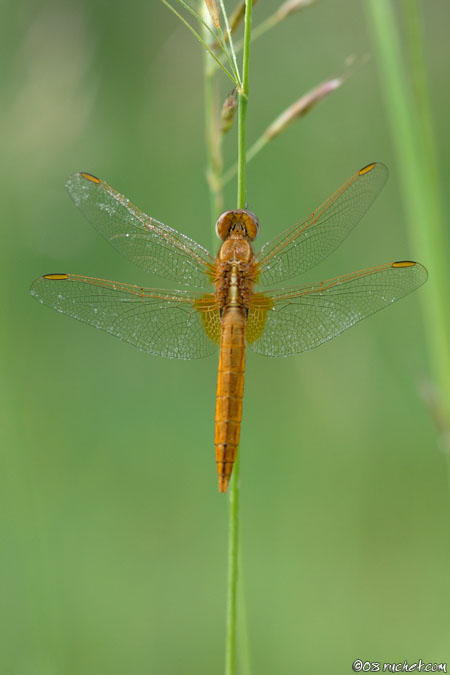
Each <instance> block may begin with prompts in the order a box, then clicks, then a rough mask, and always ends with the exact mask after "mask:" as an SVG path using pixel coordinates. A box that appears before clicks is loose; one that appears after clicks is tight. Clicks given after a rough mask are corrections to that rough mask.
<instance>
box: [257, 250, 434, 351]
mask: <svg viewBox="0 0 450 675" xmlns="http://www.w3.org/2000/svg"><path fill="white" fill-rule="evenodd" d="M427 276H428V274H427V271H426V269H425V267H423V266H422V265H420V264H419V263H415V262H410V261H404V262H395V263H388V264H386V265H380V266H378V267H372V268H370V269H366V270H361V271H359V272H354V273H353V274H347V275H345V276H341V277H337V278H336V279H329V280H328V281H322V282H321V283H318V284H313V285H310V286H300V287H298V288H291V289H287V290H282V289H280V290H277V291H274V292H272V293H270V292H268V293H267V295H264V294H257V295H255V297H254V300H252V306H251V308H250V309H249V313H248V321H247V329H246V335H247V341H248V343H249V344H250V346H251V347H252V349H253V350H254V351H256V352H258V353H259V354H264V355H265V356H290V355H292V354H298V353H299V352H306V351H308V350H309V349H313V348H314V347H317V346H318V345H321V344H322V343H323V342H327V340H331V339H332V338H334V337H335V336H336V335H339V334H340V333H342V332H343V331H344V330H346V329H347V328H350V326H353V325H354V324H355V323H358V321H361V320H362V319H364V318H365V317H366V316H369V315H370V314H373V313H374V312H377V311H378V310H380V309H383V307H387V306H388V305H390V304H391V303H392V302H395V301H396V300H399V299H400V298H402V297H403V296H405V295H407V294H408V293H410V292H411V291H413V290H414V289H415V288H417V287H418V286H420V285H421V284H423V283H424V282H425V281H426V279H427Z"/></svg>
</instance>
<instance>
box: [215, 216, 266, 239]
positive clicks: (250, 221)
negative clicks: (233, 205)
mask: <svg viewBox="0 0 450 675" xmlns="http://www.w3.org/2000/svg"><path fill="white" fill-rule="evenodd" d="M239 230H240V231H241V232H242V233H245V234H246V235H247V237H248V238H249V239H250V241H253V240H254V239H256V237H257V236H258V234H259V221H258V218H257V217H256V216H255V214H254V213H252V212H251V211H245V210H244V209H235V210H234V211H224V212H223V213H222V214H221V215H220V216H219V218H218V219H217V223H216V234H217V236H218V237H219V239H222V241H224V240H225V239H226V238H227V237H228V235H229V234H230V233H231V232H233V231H239Z"/></svg>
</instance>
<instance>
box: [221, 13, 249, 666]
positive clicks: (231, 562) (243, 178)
mask: <svg viewBox="0 0 450 675" xmlns="http://www.w3.org/2000/svg"><path fill="white" fill-rule="evenodd" d="M252 1H253V0H246V3H245V24H244V54H243V60H242V90H241V91H239V111H238V125H239V126H238V181H237V182H238V186H237V207H238V209H244V208H245V205H246V192H247V161H246V133H245V132H246V122H247V105H248V92H249V86H248V82H249V62H250V39H251V28H252ZM239 455H240V448H238V451H237V455H236V461H235V463H234V467H233V475H232V479H231V484H230V498H229V499H230V511H229V535H228V547H229V548H228V611H227V635H226V659H225V675H235V673H236V628H237V611H236V609H237V588H238V573H239V465H240V461H239Z"/></svg>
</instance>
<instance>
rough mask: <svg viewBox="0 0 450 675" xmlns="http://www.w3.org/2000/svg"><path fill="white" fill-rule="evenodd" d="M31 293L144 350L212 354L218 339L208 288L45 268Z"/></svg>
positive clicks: (216, 317)
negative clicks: (142, 283)
mask: <svg viewBox="0 0 450 675" xmlns="http://www.w3.org/2000/svg"><path fill="white" fill-rule="evenodd" d="M31 295H33V296H34V297H35V298H36V299H37V300H39V301H40V302H42V303H43V304H45V305H49V307H53V309H56V310H57V311H58V312H62V313H63V314H68V315H69V316H71V317H73V318H74V319H78V320H79V321H83V322H84V323H88V324H90V325H91V326H95V327H96V328H100V330H104V331H106V332H107V333H111V335H115V336H116V337H118V338H120V339H121V340H124V341H125V342H129V343H131V344H133V345H135V346H136V347H138V348H139V349H142V351H145V352H148V353H149V354H155V355H158V356H167V357H169V358H179V359H196V358H200V357H203V356H208V355H209V354H212V353H213V352H214V351H215V350H216V349H217V343H218V342H220V315H219V310H218V307H217V304H216V301H215V297H214V295H213V294H206V295H201V294H200V293H199V294H195V293H194V294H193V293H189V292H187V291H164V290H158V289H154V288H140V287H139V286H131V285H129V284H121V283H117V282H114V281H107V280H106V279H94V278H91V277H82V276H78V275H75V274H48V275H46V276H43V277H39V279H36V281H35V282H34V283H33V285H32V287H31Z"/></svg>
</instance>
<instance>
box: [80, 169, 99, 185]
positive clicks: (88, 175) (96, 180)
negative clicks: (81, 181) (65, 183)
mask: <svg viewBox="0 0 450 675" xmlns="http://www.w3.org/2000/svg"><path fill="white" fill-rule="evenodd" d="M80 176H83V178H86V180H90V181H91V183H95V184H96V185H100V183H101V180H100V178H97V176H93V175H92V174H91V173H85V172H84V171H81V173H80Z"/></svg>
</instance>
